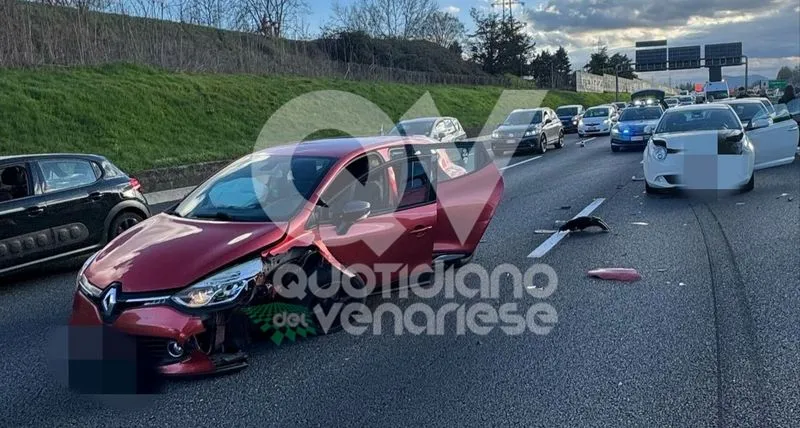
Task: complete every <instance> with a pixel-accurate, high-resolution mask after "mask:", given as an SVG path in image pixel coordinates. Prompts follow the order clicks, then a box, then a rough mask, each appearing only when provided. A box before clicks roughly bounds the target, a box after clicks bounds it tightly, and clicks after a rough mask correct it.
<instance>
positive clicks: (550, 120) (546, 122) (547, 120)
mask: <svg viewBox="0 0 800 428" xmlns="http://www.w3.org/2000/svg"><path fill="white" fill-rule="evenodd" d="M552 122H553V119H550V118H547V119H545V120H544V124H545V125H549V124H550V123H552Z"/></svg>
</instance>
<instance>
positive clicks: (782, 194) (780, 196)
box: [775, 193, 789, 199]
mask: <svg viewBox="0 0 800 428" xmlns="http://www.w3.org/2000/svg"><path fill="white" fill-rule="evenodd" d="M784 196H789V194H788V193H781V194H780V195H778V196H777V197H776V198H775V199H780V198H782V197H784Z"/></svg>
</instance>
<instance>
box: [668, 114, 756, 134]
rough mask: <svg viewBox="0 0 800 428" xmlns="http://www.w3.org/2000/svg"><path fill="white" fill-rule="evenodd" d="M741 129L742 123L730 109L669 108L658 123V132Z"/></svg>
mask: <svg viewBox="0 0 800 428" xmlns="http://www.w3.org/2000/svg"><path fill="white" fill-rule="evenodd" d="M725 129H741V124H740V123H739V120H738V119H737V118H736V115H735V114H734V113H733V112H732V111H730V109H708V110H683V111H674V110H667V111H666V113H664V116H663V117H662V118H661V121H660V122H659V123H658V128H657V129H656V132H655V133H656V134H665V133H669V132H690V131H722V130H725Z"/></svg>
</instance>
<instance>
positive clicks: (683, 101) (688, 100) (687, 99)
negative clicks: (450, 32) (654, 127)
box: [678, 96, 694, 103]
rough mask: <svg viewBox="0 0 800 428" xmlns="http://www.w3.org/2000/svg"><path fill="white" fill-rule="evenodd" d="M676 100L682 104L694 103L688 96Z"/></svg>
mask: <svg viewBox="0 0 800 428" xmlns="http://www.w3.org/2000/svg"><path fill="white" fill-rule="evenodd" d="M678 99H679V100H680V101H681V102H682V103H691V102H694V100H693V99H692V97H689V96H683V97H680V98H678Z"/></svg>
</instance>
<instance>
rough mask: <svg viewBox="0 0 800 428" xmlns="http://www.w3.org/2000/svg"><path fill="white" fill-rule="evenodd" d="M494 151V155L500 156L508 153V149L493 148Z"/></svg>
mask: <svg viewBox="0 0 800 428" xmlns="http://www.w3.org/2000/svg"><path fill="white" fill-rule="evenodd" d="M492 153H494V157H500V156H503V155H504V154H506V151H505V150H498V149H492Z"/></svg>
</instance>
